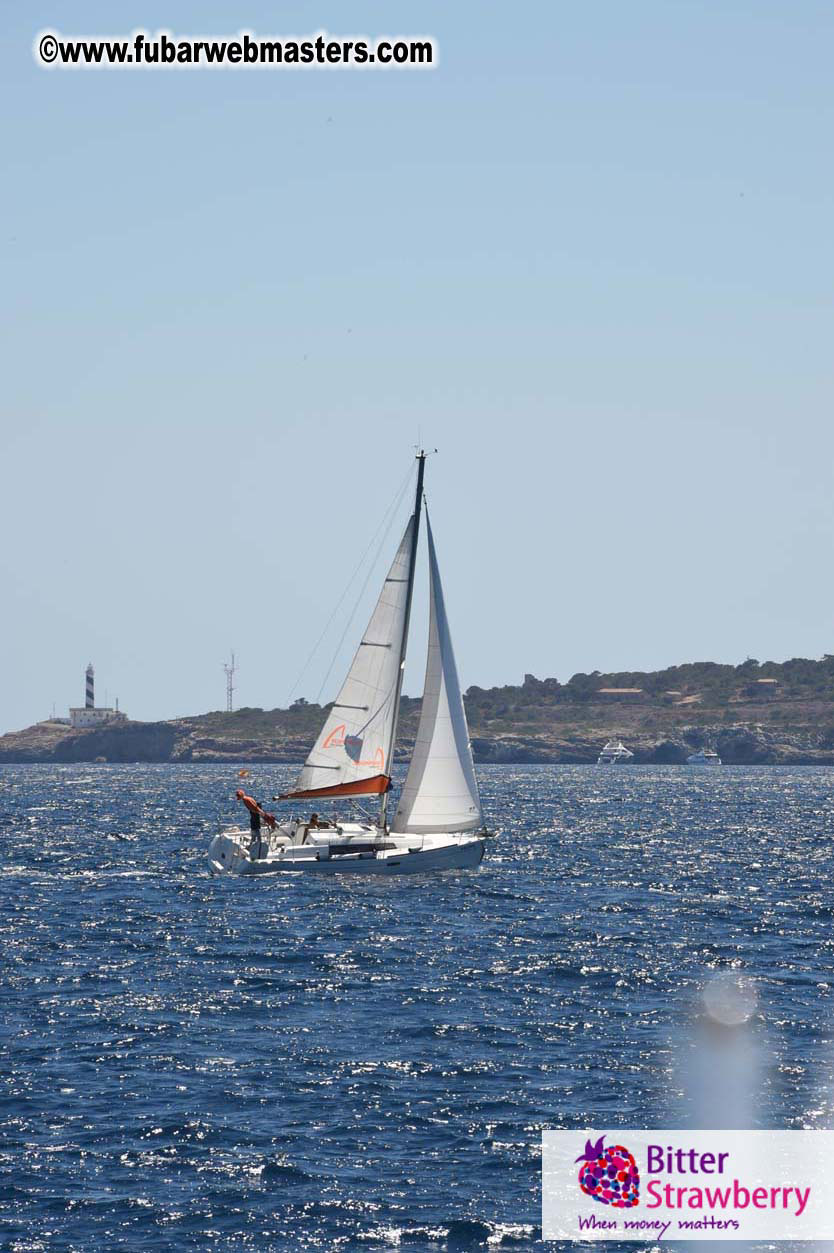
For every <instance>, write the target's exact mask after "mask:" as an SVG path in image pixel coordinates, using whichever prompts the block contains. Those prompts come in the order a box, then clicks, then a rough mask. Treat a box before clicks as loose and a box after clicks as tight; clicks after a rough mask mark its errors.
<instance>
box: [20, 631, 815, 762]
mask: <svg viewBox="0 0 834 1253" xmlns="http://www.w3.org/2000/svg"><path fill="white" fill-rule="evenodd" d="M324 708H325V707H322V706H319V705H311V704H308V703H307V702H306V701H304V700H300V701H296V703H295V704H294V705H292V706H291V708H289V709H272V710H263V709H238V710H236V711H235V712H234V713H208V714H202V715H199V716H197V717H193V718H177V719H174V720H173V721H170V722H144V723H143V722H126V723H121V724H114V725H113V726H110V727H108V726H104V727H102V728H100V729H95V730H83V731H82V730H74V729H72V728H71V727H68V726H66V725H63V724H60V723H56V722H42V723H38V724H37V725H36V726H34V727H29V728H28V729H27V730H26V731H19V732H15V733H13V734H10V735H4V736H0V762H44V761H64V762H72V761H96V760H104V761H112V762H128V761H158V762H161V761H180V762H188V761H196V762H199V761H205V762H211V761H216V762H222V761H228V762H238V761H275V762H300V761H302V760H303V759H304V757H305V756H306V755H307V752H308V750H309V748H310V745H311V743H312V742H313V739H314V738H315V736H316V734H317V732H318V730H319V728H320V726H321V723H322V720H323V717H324ZM419 711H420V702H419V700H415V699H413V698H411V697H403V703H402V721H401V736H400V744H399V746H398V754H397V755H398V757H399V756H402V757H406V756H408V755H410V752H411V746H412V744H413V740H414V734H415V731H416V727H417V718H418V715H419ZM466 712H467V715H468V718H469V726H470V732H471V735H472V745H473V749H474V753H475V759H476V761H479V762H515V763H525V762H527V763H536V762H540V763H555V762H589V761H596V758H597V755H598V754H599V750H600V748H601V747H602V745H603V744H604V743H605V741H606V740H607V739H610V738H611V737H613V736H616V737H618V738H620V739H622V740H623V741H624V743H625V744H626V746H627V747H628V748H630V749H631V750H632V752H633V753H634V761H635V762H636V763H638V764H639V763H641V762H657V763H662V762H682V761H685V760H686V758H687V756H688V755H689V753H691V752H692V751H693V750H694V749H695V748H699V747H701V746H704V745H705V746H707V747H709V748H714V749H716V750H717V752H718V754H719V756H720V757H721V758H722V760H723V761H725V762H727V763H732V762H736V763H756V762H758V763H762V764H767V763H774V764H779V763H783V764H789V763H790V764H795V765H801V764H830V763H834V655H826V656H825V657H823V658H822V660H821V661H808V660H805V659H804V658H795V659H794V660H792V661H786V662H781V663H778V662H770V661H769V662H765V663H759V662H758V661H755V660H753V659H748V660H747V661H745V662H743V663H742V664H741V665H739V666H723V665H718V664H716V663H714V662H694V663H691V664H689V665H684V666H672V667H670V668H669V669H667V670H657V671H652V672H650V673H642V672H640V671H630V672H627V673H622V674H600V673H599V672H598V671H594V672H593V673H592V674H575V675H574V676H573V678H572V679H570V681H569V682H567V683H560V682H559V681H558V680H557V679H537V678H535V677H534V676H533V675H531V674H528V675H526V676H525V679H524V683H523V684H521V685H520V686H508V687H493V688H480V687H470V688H469V690H468V692H467V693H466Z"/></svg>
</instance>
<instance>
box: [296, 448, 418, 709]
mask: <svg viewBox="0 0 834 1253" xmlns="http://www.w3.org/2000/svg"><path fill="white" fill-rule="evenodd" d="M413 473H414V467H413V466H411V467H410V468H409V471H408V474H407V475H406V478H405V481H404V482H403V485H402V487H401V488H400V490H399V494H398V496H397V501H396V504H395V506H394V510H393V512H392V513H391V516H390V518H389V520H388V525H387V527H386V528H385V534H384V535H383V537H382V539H381V540H380V541H379V547H378V548H377V550H376V554H375V556H374V559H373V561H372V562H371V564H370V566H369V567H368V573H367V574H366V575H365V582H364V583H363V584H362V587H361V589H360V591H359V595H358V596H357V598H356V601H355V603H354V606H353V609H352V610H351V612H350V617H349V618H348V620H347V623H346V624H345V629H344V631H343V632H342V638H341V639H340V640H339V643H338V645H337V647H336V651H335V653H334V654H333V660H332V661H331V662H330V666H329V668H328V671H327V674H326V675H325V676H324V679H323V680H322V685H321V687H320V688H319V691H318V695H317V696H316V704H317V705H320V704H321V697H322V693H323V692H324V689H325V687H326V686H327V683H328V680H329V679H330V675H331V673H332V672H333V667H334V666H335V664H336V660H337V658H338V656H339V654H340V653H341V651H342V645H343V644H344V642H345V637H346V635H347V633H348V631H349V630H350V628H351V627H352V626H353V620H354V618H355V617H356V614H357V611H358V609H359V606H360V604H361V603H362V597H363V596H364V595H365V591H366V589H367V586H368V584H369V583H370V581H371V575H372V574H373V572H374V570H375V569H376V567H377V563H378V562H379V558H380V554H381V553H382V549H383V546H384V544H385V543H386V541H387V539H388V533H389V531H390V530H391V527H392V526H393V524H394V518H395V517H396V516H397V513H398V511H399V508H400V505H401V504H402V500H403V496H404V495H405V492H406V488H407V487H408V485H409V483H410V482H411V476H412V474H413ZM389 512H390V511H389ZM377 533H378V532H377Z"/></svg>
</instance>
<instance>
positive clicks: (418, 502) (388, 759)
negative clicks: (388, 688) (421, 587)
mask: <svg viewBox="0 0 834 1253" xmlns="http://www.w3.org/2000/svg"><path fill="white" fill-rule="evenodd" d="M425 468H426V453H425V450H424V449H422V448H421V449H420V451H419V452H418V454H417V491H416V493H415V497H414V530H413V531H412V533H411V559H410V561H409V563H408V588H407V591H406V597H405V622H404V624H403V638H402V644H401V645H400V665H399V669H398V671H397V690H396V692H395V693H394V720H393V722H392V724H391V742H390V743H389V745H388V751H387V753H386V754H385V764H386V767H387V771H388V774H389V775H390V774H391V771H392V769H393V765H394V745H395V744H396V742H397V725H398V723H399V721H400V696H401V694H402V690H403V677H404V675H405V653H406V649H407V648H408V627H409V623H410V621H411V597H412V593H413V591H414V572H415V569H416V567H417V541H418V539H419V538H420V513H421V511H422V508H423V471H424V470H425ZM387 817H388V792H387V791H385V792H383V793H382V802H381V804H380V807H379V825H380V828H381V829H382V830H383V831H384V830H385V823H386V819H387Z"/></svg>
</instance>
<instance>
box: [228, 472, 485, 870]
mask: <svg viewBox="0 0 834 1253" xmlns="http://www.w3.org/2000/svg"><path fill="white" fill-rule="evenodd" d="M424 466H425V453H422V452H421V453H420V454H419V457H418V473H417V495H416V500H415V505H414V513H413V514H412V517H411V519H410V521H409V523H408V526H407V527H406V529H405V534H404V536H403V538H402V542H401V544H400V546H399V548H398V550H397V555H396V557H395V558H394V564H393V565H392V566H391V569H390V571H389V572H388V576H387V578H386V579H385V583H384V585H383V589H382V592H381V594H380V598H379V600H378V602H377V606H376V609H375V610H374V612H373V615H372V616H371V620H370V622H369V623H368V626H367V629H366V630H365V633H364V634H363V636H362V639H361V643H360V644H359V648H358V650H357V652H356V656H355V657H354V659H353V662H352V664H351V667H350V670H349V672H348V676H347V678H346V679H345V682H344V683H343V685H342V688H341V691H340V692H339V695H338V696H337V698H336V701H335V703H334V704H333V706H332V707H331V710H330V712H329V714H328V716H327V719H326V722H325V725H324V727H323V728H322V730H321V733H320V734H319V737H318V739H317V740H316V742H315V744H314V746H313V748H312V749H311V751H310V754H309V756H308V758H307V761H306V762H305V764H304V766H303V767H302V769H301V773H300V774H299V776H298V778H297V780H296V782H295V786H294V787H293V789H292V791H290V792H287V793H285V794H283V795H282V796H276V797H274V799H275V800H280V801H283V800H287V801H296V802H298V801H301V802H304V801H309V802H312V803H313V804H315V805H317V806H318V804H319V803H320V802H321V801H322V800H325V799H326V798H333V800H334V801H338V800H339V799H342V800H347V801H352V799H353V798H355V797H357V796H358V797H361V796H375V797H379V799H380V812H379V817H378V818H377V819H376V820H374V819H373V818H370V819H368V820H367V821H358V822H357V821H351V822H343V821H341V820H340V819H338V818H336V817H333V816H331V817H329V818H328V820H327V821H324V822H322V821H319V820H318V819H317V818H316V820H315V821H314V820H313V819H311V820H310V821H309V822H304V821H300V820H299V819H298V818H292V819H291V820H290V821H288V822H283V823H281V824H279V825H278V827H277V830H276V831H275V832H273V833H272V834H268V833H264V834H263V836H262V835H261V833H256V834H255V836H253V834H252V833H251V832H250V831H248V830H246V829H241V828H238V827H235V828H232V829H230V830H226V831H223V832H221V833H220V834H218V835H216V836H215V837H214V839H213V840H212V841H211V844H210V846H209V853H208V856H209V865H210V868H211V870H212V871H213V872H214V873H215V874H221V873H227V874H240V875H250V874H273V873H277V872H282V871H283V872H285V871H308V872H312V873H318V874H333V873H354V874H414V873H419V872H423V871H434V870H466V869H470V868H474V867H475V866H477V865H478V863H479V862H480V861H481V858H482V857H483V855H484V848H485V842H486V837H487V835H488V834H489V832H487V831H486V829H485V827H484V820H483V814H482V811H481V800H480V796H479V794H478V783H477V780H476V778H475V767H474V765H473V763H472V750H471V748H470V745H469V731H468V729H467V725H466V715H465V713H464V709H463V700H462V699H461V693H460V684H459V682H458V675H457V667H456V666H455V658H454V653H453V652H452V641H451V637H450V635H449V623H448V621H447V618H446V609H445V605H444V601H443V591H442V588H441V585H440V571H439V569H438V565H437V555H436V552H435V547H434V539H433V536H432V531H431V525H430V524H429V521H428V512H427V513H426V529H427V532H428V541H429V575H430V580H429V583H430V600H429V604H430V621H429V645H428V662H427V666H426V680H425V687H424V689H423V703H422V709H421V713H420V723H419V726H418V728H417V738H416V740H415V744H414V751H413V754H412V757H411V764H410V766H409V769H408V774H407V776H406V779H405V783H404V784H403V787H402V791H401V793H400V797H399V803H398V805H397V809H396V813H395V815H394V819H393V821H392V822H390V823H389V821H388V797H389V789H390V787H391V766H392V762H393V753H394V744H395V743H396V740H397V722H398V717H399V710H400V693H401V690H402V681H403V669H404V666H405V651H406V644H407V642H408V627H409V618H410V614H411V594H412V591H413V588H414V571H415V565H416V558H417V538H418V534H419V526H420V515H421V513H422V511H423V507H424V504H423V469H424Z"/></svg>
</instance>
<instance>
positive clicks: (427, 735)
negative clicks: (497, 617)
mask: <svg viewBox="0 0 834 1253" xmlns="http://www.w3.org/2000/svg"><path fill="white" fill-rule="evenodd" d="M426 528H427V533H428V537H429V566H430V570H431V618H430V623H429V655H428V661H427V664H426V682H425V687H424V690H423V707H422V710H421V712H420V725H419V727H418V728H417V739H416V741H415V744H414V754H413V756H412V758H411V765H410V766H409V769H408V774H407V776H406V780H405V784H404V785H403V791H402V795H401V797H400V803H399V805H398V807H397V814H396V817H395V819H394V822H393V825H392V828H391V829H392V830H393V831H408V832H414V833H415V834H416V833H420V834H426V835H428V834H430V833H431V832H435V831H472V830H475V829H476V828H477V827H480V826H481V825H482V824H483V817H482V814H481V798H480V796H479V795H478V782H477V780H476V778H475V767H474V765H473V763H472V749H471V747H470V745H469V729H468V727H467V725H466V714H465V713H464V709H463V700H462V699H461V694H460V684H459V682H458V672H457V667H456V666H455V655H454V652H453V651H452V639H451V636H450V634H449V623H448V620H447V618H446V607H445V605H444V603H443V588H442V586H441V583H440V571H439V569H438V566H437V554H436V553H435V548H434V538H433V536H432V531H431V524H430V523H429V520H428V514H426Z"/></svg>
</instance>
